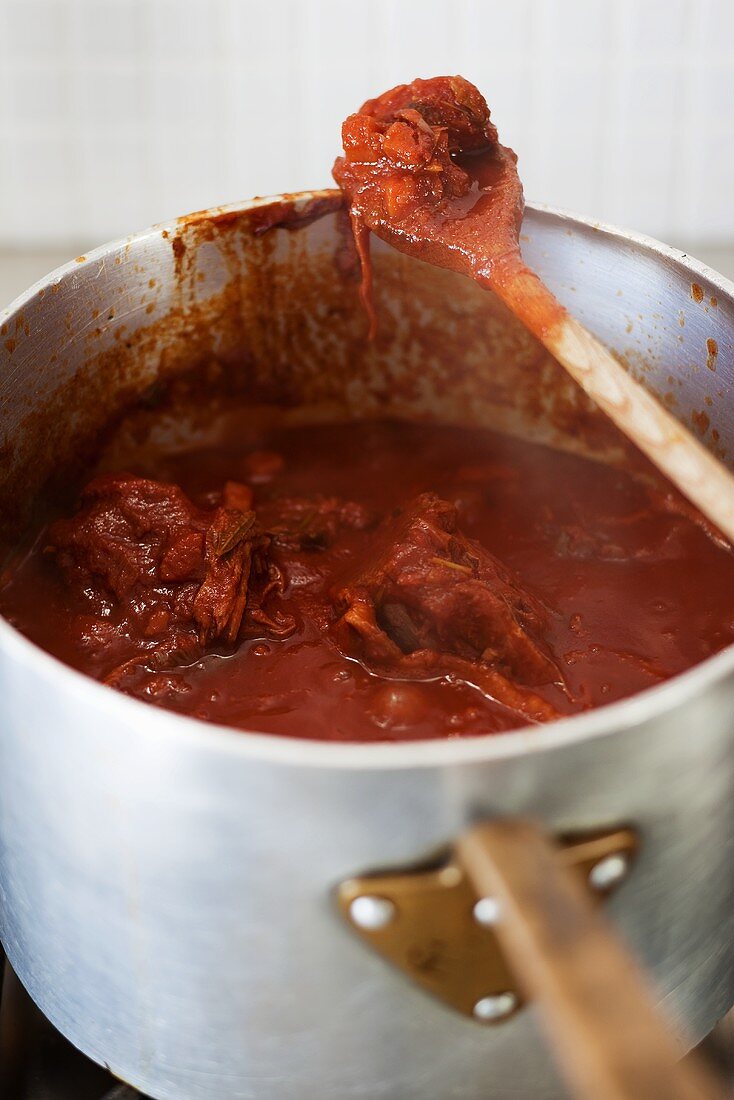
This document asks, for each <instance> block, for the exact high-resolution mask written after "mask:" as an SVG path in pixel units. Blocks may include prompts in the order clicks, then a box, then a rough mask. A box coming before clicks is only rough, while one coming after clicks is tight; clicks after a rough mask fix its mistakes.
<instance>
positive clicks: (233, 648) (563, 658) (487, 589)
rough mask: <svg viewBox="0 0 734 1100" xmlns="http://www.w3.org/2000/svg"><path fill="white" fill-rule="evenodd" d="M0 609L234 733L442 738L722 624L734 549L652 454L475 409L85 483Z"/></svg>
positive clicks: (139, 690) (567, 703)
mask: <svg viewBox="0 0 734 1100" xmlns="http://www.w3.org/2000/svg"><path fill="white" fill-rule="evenodd" d="M0 609H1V610H2V612H3V614H4V615H5V616H6V617H7V618H8V619H9V620H10V621H11V622H12V623H14V624H15V625H16V626H17V627H18V628H19V629H20V630H21V631H23V633H24V634H26V635H27V636H28V637H30V638H31V639H33V640H34V641H35V642H37V643H38V644H39V645H41V646H42V647H44V648H45V649H47V650H49V651H50V652H51V653H53V654H55V655H56V656H57V657H59V658H60V659H61V660H63V661H65V662H67V663H68V664H70V665H72V666H74V667H75V668H77V669H80V670H82V671H83V672H86V673H88V674H89V675H90V676H93V677H95V678H96V679H98V680H102V681H104V682H107V683H109V684H110V685H111V686H114V687H116V688H118V689H119V690H122V691H124V692H127V693H128V694H130V695H133V696H135V697H137V698H140V699H143V700H146V701H148V702H150V703H154V704H156V705H158V706H162V707H167V708H169V709H171V710H174V711H177V712H180V713H182V714H188V715H193V716H196V717H198V718H202V719H205V720H207V721H211V722H217V723H221V724H224V725H229V726H234V727H238V728H241V729H248V730H260V731H264V732H268V733H275V734H284V735H289V736H298V737H307V738H316V739H325V740H336V741H382V740H399V741H402V740H412V739H419V738H436V737H459V736H468V735H478V734H486V733H494V732H498V731H502V730H509V729H513V728H516V727H519V726H522V725H527V724H528V723H529V722H538V721H547V720H550V719H552V718H554V717H556V716H558V715H568V714H575V713H578V712H580V711H584V710H587V709H589V708H591V707H597V706H600V705H602V704H605V703H610V702H613V701H614V700H617V699H621V698H624V697H626V696H629V695H631V694H633V693H634V692H638V691H641V690H642V689H644V688H647V687H651V686H653V685H655V684H658V683H660V682H661V681H663V680H665V679H667V678H668V677H670V676H673V675H675V674H676V673H678V672H681V671H682V670H684V669H686V668H689V667H690V666H692V665H694V664H696V663H697V662H699V661H701V660H703V659H704V658H706V657H708V656H709V655H711V654H713V653H715V652H717V651H718V650H720V649H722V648H723V647H724V646H726V645H728V644H730V643H731V642H732V641H733V640H734V555H733V554H732V551H731V549H730V548H728V547H727V545H726V544H725V543H724V542H723V540H721V539H720V538H719V537H718V536H717V535H716V532H714V531H712V530H711V529H710V528H708V527H707V525H706V523H705V521H704V520H703V519H702V518H701V517H700V516H699V515H698V513H697V512H695V510H694V509H692V508H691V507H690V506H689V505H688V504H687V503H686V502H685V501H684V500H683V499H682V498H681V497H680V496H678V494H676V493H675V492H674V491H673V490H671V489H670V488H668V487H667V485H666V484H665V483H664V482H663V481H662V480H661V479H657V478H656V475H654V474H652V473H651V474H647V475H645V476H644V477H643V476H641V475H637V474H633V473H630V472H625V471H623V470H619V469H616V468H612V467H607V466H604V465H601V464H599V463H596V462H593V461H591V460H587V459H584V458H581V457H578V456H572V455H568V454H563V453H560V452H557V451H553V450H550V449H548V448H546V447H543V446H539V445H533V444H528V443H524V442H522V443H521V442H519V441H517V440H513V439H511V438H509V437H506V436H503V435H499V434H496V433H494V432H490V431H485V430H481V429H465V428H458V427H436V426H428V425H424V426H420V425H407V424H401V423H396V422H389V421H385V422H367V423H359V424H348V425H347V424H344V425H331V426H321V427H314V426H308V427H272V426H269V427H264V426H263V425H262V423H261V422H259V421H257V420H256V418H253V417H251V416H249V417H248V415H247V414H246V413H243V414H242V417H241V419H240V422H239V423H238V424H237V428H236V430H234V431H230V432H228V433H227V435H226V437H225V436H223V437H222V439H221V440H220V441H219V443H218V444H217V445H216V446H208V447H207V448H203V449H202V448H201V447H197V448H193V449H191V450H190V451H187V452H183V453H182V452H178V453H175V454H165V453H161V454H159V455H158V456H157V458H155V459H148V460H146V464H145V465H144V467H140V468H137V469H135V470H134V471H133V472H132V473H130V474H126V475H117V474H104V475H102V476H101V477H99V478H96V479H93V480H92V482H91V483H90V485H89V486H88V487H87V488H86V489H85V490H84V491H83V493H82V494H81V497H80V500H79V503H78V506H77V507H76V508H71V509H68V508H67V509H66V514H65V515H63V516H61V517H60V518H59V517H58V508H57V515H56V517H55V518H53V519H52V520H51V521H50V522H49V523H47V524H46V525H45V526H44V527H43V528H42V529H41V530H40V531H39V532H38V535H37V537H36V539H35V541H34V543H33V545H32V547H31V548H30V549H29V550H27V551H25V552H24V553H23V555H20V556H18V557H16V560H15V561H14V562H13V563H12V564H11V565H9V566H8V567H7V569H6V571H5V574H4V578H3V586H2V590H1V591H0Z"/></svg>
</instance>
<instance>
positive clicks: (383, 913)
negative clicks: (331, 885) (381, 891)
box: [349, 894, 395, 932]
mask: <svg viewBox="0 0 734 1100" xmlns="http://www.w3.org/2000/svg"><path fill="white" fill-rule="evenodd" d="M349 916H350V917H351V918H352V921H353V923H354V924H356V925H357V927H358V928H362V929H364V931H365V932H379V930H380V929H381V928H385V927H387V925H388V924H389V923H390V921H391V920H392V919H393V917H394V916H395V906H394V904H393V902H391V901H390V899H389V898H381V897H378V895H377V894H362V895H361V896H360V897H358V898H354V899H353V900H352V902H351V904H350V906H349Z"/></svg>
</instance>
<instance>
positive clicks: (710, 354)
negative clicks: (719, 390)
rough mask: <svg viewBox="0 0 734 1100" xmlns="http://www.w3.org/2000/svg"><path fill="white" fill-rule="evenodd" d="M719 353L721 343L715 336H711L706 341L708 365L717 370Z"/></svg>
mask: <svg viewBox="0 0 734 1100" xmlns="http://www.w3.org/2000/svg"><path fill="white" fill-rule="evenodd" d="M718 354H719V345H718V344H717V343H716V341H715V340H714V338H713V336H709V338H708V340H707V341H706V366H707V367H708V369H709V370H711V371H715V370H716V359H717V357H718Z"/></svg>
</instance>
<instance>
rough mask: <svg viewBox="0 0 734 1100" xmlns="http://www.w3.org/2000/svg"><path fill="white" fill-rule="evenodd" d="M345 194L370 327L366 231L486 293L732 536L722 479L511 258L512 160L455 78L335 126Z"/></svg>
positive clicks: (387, 100)
mask: <svg viewBox="0 0 734 1100" xmlns="http://www.w3.org/2000/svg"><path fill="white" fill-rule="evenodd" d="M342 139H343V145H344V156H342V157H339V158H338V159H337V161H336V163H335V165H334V178H335V179H336V181H337V183H338V184H339V186H340V187H341V188H342V190H343V191H344V193H345V195H346V196H347V199H348V202H349V208H350V214H351V219H352V226H353V229H354V234H355V241H356V243H357V248H358V251H359V254H360V258H361V261H362V273H363V281H362V293H363V299H364V301H365V304H366V306H367V310H368V314H369V317H370V330H371V333H372V334H374V331H375V315H374V307H373V304H372V293H371V278H372V276H371V268H370V263H369V232H370V231H372V232H374V233H376V234H377V235H378V236H379V237H381V238H383V239H384V240H386V241H388V242H390V243H391V244H392V245H394V246H395V247H396V248H398V249H400V250H401V251H402V252H406V253H408V254H409V255H412V256H416V257H418V258H419V259H421V260H425V261H427V262H429V263H433V264H436V265H437V266H439V267H446V268H450V269H452V270H454V271H459V272H461V273H462V274H464V275H468V276H469V277H470V278H472V279H475V280H476V281H477V282H479V283H481V284H483V285H484V286H486V287H488V288H489V289H491V290H493V291H494V292H495V293H496V294H497V295H498V296H499V297H500V298H502V300H503V301H504V302H505V303H506V304H507V305H508V306H509V307H510V309H511V310H512V311H513V312H514V313H515V315H516V316H517V317H518V318H519V319H520V320H521V321H522V322H523V324H525V325H526V327H527V328H528V329H529V330H530V331H531V332H532V333H533V334H534V335H535V336H536V337H537V338H538V339H539V340H540V341H541V342H542V343H543V344H544V345H545V346H546V348H548V350H549V351H550V352H551V353H552V354H553V355H554V356H555V358H556V359H558V361H559V362H560V363H561V364H562V365H563V366H564V367H565V368H566V370H567V371H568V372H569V373H570V374H571V376H572V377H573V378H574V379H575V380H576V381H577V382H578V383H579V384H580V385H581V387H582V388H583V389H584V391H585V392H586V393H587V394H588V395H589V397H591V398H592V399H593V400H594V401H595V402H596V403H597V404H598V405H599V406H600V408H602V409H603V410H604V412H605V413H606V414H607V415H608V416H609V417H610V418H611V419H612V420H613V421H614V423H615V424H616V425H617V427H618V428H620V430H621V431H622V432H624V434H625V435H626V436H627V437H628V438H629V439H630V440H632V442H633V443H635V444H637V446H638V447H639V448H640V449H641V450H642V451H643V452H644V453H645V454H646V455H647V457H648V458H649V459H651V461H652V462H654V463H655V464H656V465H657V467H658V468H659V469H660V470H661V471H662V472H663V473H664V474H666V475H667V476H668V477H669V478H670V480H671V481H672V482H673V483H674V484H675V485H676V486H677V487H678V489H680V491H681V492H682V493H684V494H685V495H686V496H687V497H688V498H689V499H690V500H692V501H693V503H694V504H696V505H697V506H698V507H699V508H700V509H701V511H702V512H703V513H704V515H706V516H707V517H708V518H709V519H710V520H711V521H712V522H713V523H714V524H716V526H717V527H719V528H720V530H721V531H723V532H724V534H725V535H726V536H728V538H729V539H730V541H734V477H733V476H732V474H731V473H730V472H729V471H728V470H727V469H726V467H724V466H723V465H722V463H720V462H719V461H718V460H717V459H715V458H714V457H713V455H711V454H710V453H709V452H708V451H707V450H706V448H705V447H704V446H703V445H702V444H701V443H699V442H698V440H696V439H695V438H694V437H693V436H692V435H691V433H690V432H689V431H688V430H687V429H686V428H684V427H683V426H682V425H681V424H680V423H679V422H678V421H677V420H676V419H675V417H673V416H672V415H671V414H670V413H669V412H668V411H667V410H666V409H665V408H664V407H663V406H662V405H661V404H659V402H658V401H657V400H656V399H655V398H654V397H653V396H652V394H650V393H649V392H648V391H647V390H646V389H644V387H643V386H641V385H640V384H639V383H638V382H636V381H635V380H634V379H633V378H632V377H631V376H630V375H628V374H627V373H626V371H625V370H624V368H623V367H622V366H621V364H620V363H619V362H617V360H616V359H614V357H613V356H612V355H611V354H610V352H609V351H607V349H606V348H605V347H604V346H603V345H602V344H600V343H599V341H598V340H596V338H595V337H594V336H593V335H592V334H591V333H590V332H588V330H587V329H585V328H584V327H583V326H582V325H581V324H580V323H579V322H578V321H577V320H576V319H575V318H573V317H571V316H570V315H569V313H568V311H567V310H566V309H565V308H564V307H563V306H562V305H561V304H560V303H559V302H558V301H557V300H556V298H555V297H554V296H553V294H552V293H551V292H550V291H549V290H548V288H547V287H546V286H545V285H544V284H543V283H542V282H541V280H540V279H539V278H538V276H537V275H536V274H535V273H534V272H533V271H531V270H530V269H529V268H528V267H527V266H526V265H525V263H524V262H523V259H522V255H521V252H520V241H519V234H520V223H521V220H522V212H523V193H522V185H521V183H520V179H519V177H518V174H517V158H516V156H515V154H514V153H513V151H512V150H511V149H508V148H507V147H506V146H504V145H501V144H500V143H499V140H498V137H497V130H496V129H495V126H494V125H493V123H492V122H491V120H490V116H489V109H488V108H487V104H486V102H485V100H484V98H483V96H482V95H481V93H480V92H479V91H478V90H477V89H476V88H475V87H474V85H472V84H470V83H469V82H468V81H467V80H464V79H463V78H462V77H459V76H441V77H434V78H433V79H431V80H414V81H413V82H412V83H411V84H401V85H399V86H398V87H397V88H393V89H391V90H390V91H388V92H385V93H384V95H381V96H379V97H378V98H376V99H371V100H368V101H367V102H366V103H365V104H364V105H363V106H362V108H361V109H360V110H359V111H358V112H357V113H356V114H353V115H350V116H349V118H347V120H346V121H345V123H344V125H343V127H342Z"/></svg>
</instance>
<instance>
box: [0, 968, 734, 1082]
mask: <svg viewBox="0 0 734 1100" xmlns="http://www.w3.org/2000/svg"><path fill="white" fill-rule="evenodd" d="M700 1050H701V1051H702V1053H703V1055H704V1057H705V1058H706V1060H707V1061H708V1062H709V1064H710V1065H711V1066H712V1067H713V1068H714V1070H715V1071H716V1072H717V1074H718V1075H719V1076H720V1078H722V1079H723V1080H725V1081H728V1082H729V1083H730V1086H734V1012H733V1013H730V1015H729V1016H727V1017H726V1019H724V1020H722V1022H721V1023H720V1024H718V1025H717V1027H716V1028H715V1029H714V1031H713V1032H712V1034H711V1035H710V1036H709V1037H708V1038H707V1039H706V1040H705V1041H704V1042H703V1043H702V1044H701V1048H700ZM732 1096H734V1091H733V1092H732ZM0 1097H2V1100H146V1097H145V1096H143V1095H142V1093H140V1092H137V1091H136V1090H135V1089H133V1088H130V1087H129V1086H128V1085H123V1084H121V1083H120V1082H119V1081H118V1080H116V1078H114V1077H113V1076H112V1075H111V1074H110V1073H107V1072H106V1070H104V1069H102V1068H101V1067H100V1066H97V1065H95V1063H94V1062H91V1061H90V1060H89V1059H88V1058H86V1057H85V1056H84V1055H83V1054H80V1052H79V1051H78V1050H76V1049H75V1048H74V1047H73V1046H72V1045H71V1043H69V1042H67V1040H66V1039H64V1038H63V1037H62V1036H61V1035H60V1034H59V1033H58V1031H56V1029H55V1028H54V1027H53V1026H52V1025H51V1024H50V1023H49V1022H48V1020H47V1019H46V1018H45V1016H44V1015H43V1014H42V1013H41V1012H40V1011H39V1009H37V1008H36V1006H35V1005H34V1004H33V1002H32V1001H31V999H30V997H29V996H28V994H27V993H26V992H25V990H24V989H23V987H22V986H21V984H20V982H19V981H18V979H17V978H16V976H15V974H14V973H13V971H12V970H11V968H10V965H9V964H8V963H7V961H6V960H5V956H4V954H3V951H2V947H0Z"/></svg>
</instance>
